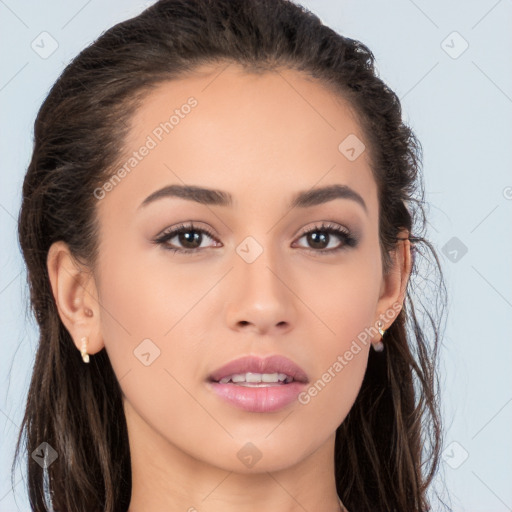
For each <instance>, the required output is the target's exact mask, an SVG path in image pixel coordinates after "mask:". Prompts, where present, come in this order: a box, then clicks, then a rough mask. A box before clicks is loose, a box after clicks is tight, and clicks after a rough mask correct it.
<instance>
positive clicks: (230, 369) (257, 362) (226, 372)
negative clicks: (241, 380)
mask: <svg viewBox="0 0 512 512" xmlns="http://www.w3.org/2000/svg"><path fill="white" fill-rule="evenodd" d="M247 372H251V373H285V374H286V375H289V376H290V377H293V380H295V381H299V382H304V383H307V382H308V377H307V375H306V373H305V372H304V370H303V369H302V368H301V367H300V366H298V365H297V364H296V363H294V362H293V361H292V360H290V359H288V358H287V357H284V356H279V355H274V356H270V357H264V358H261V357H256V356H244V357H240V358H238V359H235V360H233V361H230V362H229V363H227V364H225V365H224V366H222V367H221V368H218V369H217V370H215V371H213V372H212V373H211V374H210V377H209V380H210V381H215V382H218V381H219V380H220V379H222V378H224V377H228V376H230V375H234V374H236V373H247Z"/></svg>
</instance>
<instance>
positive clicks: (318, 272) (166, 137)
mask: <svg viewBox="0 0 512 512" xmlns="http://www.w3.org/2000/svg"><path fill="white" fill-rule="evenodd" d="M202 71H203V72H202V73H201V74H194V75H193V76H192V75H191V76H190V77H188V78H184V79H180V80H177V81H172V82H167V83H163V84H161V85H159V86H158V87H157V88H156V89H154V90H152V91H151V93H149V95H148V96H147V97H146V98H145V100H144V101H143V103H142V104H141V107H140V109H139V110H138V111H137V113H136V114H135V116H134V118H133V123H132V126H131V131H130V136H129V138H128V140H127V141H126V145H125V147H124V150H123V155H122V158H121V163H120V164H119V166H118V167H117V169H118V170H119V172H118V174H117V179H114V180H111V181H110V182H108V183H105V184H104V186H103V187H101V188H100V189H97V190H96V191H95V195H96V197H97V201H98V202H97V207H98V216H99V222H100V227H101V229H100V257H99V261H98V267H97V272H96V274H95V281H96V286H97V294H98V301H99V305H100V306H99V307H98V315H97V316H98V319H97V321H98V324H97V329H98V333H99V334H98V337H96V338H91V342H90V343H91V344H90V346H89V352H90V353H94V352H97V351H98V350H100V349H101V347H102V346H103V344H104V346H105V348H106V351H107V353H108V356H109V358H110V359H111V361H112V365H113V368H114V370H115V372H116V375H117V377H118V379H119V382H120V386H121V388H122V391H123V394H124V399H125V412H126V417H127V421H128V428H129V433H130V436H131V443H133V445H132V456H137V453H139V454H141V453H142V451H145V452H144V453H147V454H149V453H153V456H155V457H158V456H159V454H162V453H164V452H167V453H168V454H169V453H171V452H173V453H176V452H177V451H179V452H180V453H182V454H183V453H184V454H187V455H188V456H192V457H193V458H194V459H196V460H199V461H204V462H206V463H208V464H211V465H215V466H217V467H220V468H223V469H225V470H229V471H237V472H249V471H251V470H252V469H251V468H252V466H253V465H254V468H255V469H254V470H255V471H263V470H267V471H268V470H277V469H279V468H284V467H287V466H291V465H293V464H296V463H297V462H298V461H300V460H303V459H305V458H306V456H308V455H310V454H312V453H313V452H314V451H316V450H317V449H318V448H320V447H322V446H327V444H328V443H333V442H334V434H335V431H336V428H337V427H338V426H339V425H340V424H341V423H342V422H343V420H344V418H345V417H346V415H347V413H348V412H349V410H350V408H351V407H352V405H353V403H354V400H355V398H356V396H357V394H358V391H359V389H360V386H361V383H362V379H363V376H364V373H365V369H366V364H367V357H368V350H369V347H370V341H371V339H372V338H373V339H374V341H377V340H378V339H379V338H380V336H379V335H378V334H377V335H376V336H375V332H376V331H375V329H373V332H372V334H371V335H370V336H368V335H367V336H366V337H365V336H364V335H363V334H362V333H364V331H365V329H368V328H370V327H372V326H375V324H376V322H377V320H379V317H380V318H383V320H384V327H385V328H386V327H389V325H390V324H391V323H392V321H391V320H387V319H386V317H382V315H383V314H389V310H390V309H391V310H392V306H393V304H394V303H396V299H397V297H398V292H399V287H398V284H399V282H398V281H397V279H396V275H397V274H396V273H395V274H393V276H395V277H390V278H389V279H388V280H386V279H385V278H384V276H383V274H382V261H381V253H380V249H379V240H378V202H377V188H376V184H375V181H374V179H373V177H372V174H371V171H370V162H369V159H368V157H369V155H368V150H365V148H364V146H363V144H364V143H365V142H364V137H363V134H362V131H361V128H360V126H359V125H358V123H357V121H356V119H355V117H354V116H353V115H352V114H351V111H350V110H349V108H348V104H347V103H345V102H344V101H342V100H341V99H339V98H335V97H334V95H333V94H332V93H331V92H329V91H327V90H326V89H324V88H323V87H322V86H321V85H319V84H318V83H317V82H314V81H313V80H309V79H306V78H305V77H303V76H302V75H299V74H298V73H297V72H294V71H290V70H285V71H281V72H279V73H265V74H262V75H255V74H248V73H247V72H244V71H242V70H241V69H240V68H238V67H237V66H235V65H230V66H228V67H227V68H226V67H225V66H222V67H216V68H204V69H203V70H202ZM122 169H124V172H123V170H122ZM171 186H174V187H176V189H175V190H176V191H177V192H176V195H171V194H164V193H161V194H158V195H156V196H155V195H154V194H155V193H156V192H157V191H160V190H162V189H165V188H166V187H171ZM184 187H197V189H196V192H195V193H194V194H191V193H190V192H188V193H187V194H185V192H183V190H185V189H184ZM324 187H338V188H337V189H334V188H333V189H332V191H331V193H325V194H321V193H319V194H317V193H316V191H318V190H320V189H323V188H324ZM198 189H207V190H204V191H203V190H201V191H198ZM180 190H181V191H182V192H179V191H180ZM213 191H216V192H213ZM185 195H186V196H187V197H185ZM228 197H229V198H230V199H229V200H228V199H227V198H228ZM190 223H193V229H191V228H190ZM182 225H184V226H185V229H184V230H183V232H182V234H174V235H170V236H167V237H165V234H166V233H169V232H170V231H172V230H173V229H174V228H179V227H180V226H182ZM331 228H332V229H335V230H336V229H339V230H341V234H336V233H335V232H329V229H331ZM308 232H309V235H308V234H307V233H308ZM157 240H159V241H158V242H157ZM171 248H173V249H178V251H179V250H180V249H181V250H185V249H188V251H189V252H173V251H172V250H171ZM397 283H398V284H397ZM387 312H388V313H387ZM379 315H380V316H379ZM387 318H390V317H389V316H388V317H387ZM363 339H364V340H365V341H362V340H363ZM356 347H358V348H356ZM358 349H359V350H358ZM349 353H351V354H352V357H350V354H349ZM347 354H348V355H347ZM272 355H280V356H284V357H286V358H288V359H290V360H291V361H293V362H294V363H295V364H296V365H298V366H299V367H300V368H301V369H302V370H303V372H304V373H305V376H306V377H307V380H308V383H297V382H295V384H275V383H274V384H271V385H270V386H266V387H259V388H255V387H250V386H247V385H243V384H233V383H231V384H224V385H221V384H213V383H212V382H210V377H211V375H212V373H213V372H214V370H216V369H218V368H220V367H222V366H224V365H225V364H226V363H229V362H231V361H233V360H235V359H237V358H240V357H241V356H256V357H259V358H265V357H266V356H272ZM92 357H94V355H92ZM342 361H343V362H342ZM243 373H245V372H243ZM253 373H254V372H253ZM269 373H272V372H269ZM277 373H279V372H277ZM288 373H291V370H290V371H289V372H288ZM326 375H327V376H326ZM329 377H330V378H329ZM265 379H266V377H265ZM249 380H250V376H249ZM318 381H320V384H318ZM315 384H316V392H315V390H314V389H312V388H314V387H315ZM277 386H280V387H281V388H283V387H286V386H290V387H289V388H287V389H288V391H286V392H285V390H284V389H279V388H278V387H277ZM221 388H222V389H224V390H225V392H226V393H228V394H229V395H230V396H232V397H233V396H234V400H235V401H236V403H234V402H231V401H228V400H226V399H225V398H222V397H221V396H220V395H219V394H218V393H217V392H216V391H215V390H219V389H221ZM226 390H227V391H226ZM299 392H300V395H299ZM267 393H268V395H266V394H267ZM285 394H286V395H287V396H288V398H289V395H291V396H292V399H291V401H290V399H288V400H284V399H283V398H282V397H283V396H284V395H285ZM265 396H267V401H265V400H266V399H265ZM251 397H252V398H251ZM280 400H281V401H280ZM155 434H156V435H155ZM137 439H140V440H142V439H144V441H140V442H139V445H140V446H139V448H137V446H136V445H137ZM249 443H251V444H249ZM142 444H143V446H142ZM329 446H331V449H332V445H329ZM147 456H149V455H147ZM250 460H251V461H252V462H249V461H250ZM254 461H256V462H254Z"/></svg>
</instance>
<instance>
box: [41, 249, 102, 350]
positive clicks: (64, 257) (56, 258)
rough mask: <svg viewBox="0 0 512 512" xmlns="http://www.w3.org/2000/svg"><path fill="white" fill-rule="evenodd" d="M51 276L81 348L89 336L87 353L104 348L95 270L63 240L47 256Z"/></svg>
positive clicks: (66, 321)
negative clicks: (84, 338)
mask: <svg viewBox="0 0 512 512" xmlns="http://www.w3.org/2000/svg"><path fill="white" fill-rule="evenodd" d="M47 268H48V276H49V278H50V285H51V288H52V294H53V297H54V299H55V303H56V305H57V310H58V312H59V317H60V319H61V321H62V323H63V324H64V326H65V327H66V329H67V330H68V332H69V334H70V335H71V337H72V338H73V341H74V343H75V345H76V347H77V349H78V350H81V349H82V338H83V337H84V336H87V338H88V343H87V352H88V353H89V354H91V353H92V354H94V353H96V352H98V351H99V350H101V348H102V347H103V343H102V340H101V339H100V336H99V319H100V317H99V313H100V311H99V303H98V299H97V290H96V285H95V282H94V279H93V276H92V273H91V271H90V270H89V269H88V268H87V267H85V266H83V265H81V264H80V263H78V262H77V260H76V259H75V258H74V257H73V255H72V254H71V252H70V250H69V247H68V245H67V244H66V243H65V242H63V241H58V242H55V243H53V244H52V246H51V247H50V249H49V251H48V257H47Z"/></svg>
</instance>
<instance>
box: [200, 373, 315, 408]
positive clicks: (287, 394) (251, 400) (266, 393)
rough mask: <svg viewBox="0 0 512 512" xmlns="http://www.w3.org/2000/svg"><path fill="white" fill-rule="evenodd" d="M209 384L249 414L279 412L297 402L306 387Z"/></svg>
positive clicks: (293, 385) (296, 382) (228, 400)
mask: <svg viewBox="0 0 512 512" xmlns="http://www.w3.org/2000/svg"><path fill="white" fill-rule="evenodd" d="M208 384H209V386H210V388H211V389H212V390H213V391H214V392H215V393H216V394H217V395H218V396H220V397H221V398H223V399H224V400H225V401H226V402H228V403H230V404H231V405H234V406H235V407H238V408H239V409H242V410H244V411H249V412H274V411H278V410H279V409H282V408H283V407H286V406H287V405H289V404H290V403H292V402H293V401H294V400H296V399H297V396H298V395H299V393H300V392H301V391H302V390H303V389H304V388H305V386H306V384H304V383H303V382H298V381H293V382H290V383H289V384H277V385H275V386H266V387H247V386H239V385H237V384H221V383H220V382H208Z"/></svg>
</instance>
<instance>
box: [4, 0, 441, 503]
mask: <svg viewBox="0 0 512 512" xmlns="http://www.w3.org/2000/svg"><path fill="white" fill-rule="evenodd" d="M224 62H225V63H236V64H239V65H242V66H244V68H245V69H247V70H248V71H251V72H261V71H275V70H278V69H280V68H289V69H295V70H298V71H301V72H303V73H306V74H308V75H309V76H312V77H314V78H316V79H318V81H319V82H320V83H322V84H324V85H325V86H327V87H330V88H331V90H332V91H333V93H334V94H339V95H340V96H342V97H343V98H345V99H346V100H348V101H349V102H350V104H351V106H352V108H353V109H354V111H355V112H356V114H357V116H358V119H359V122H360V124H361V126H362V129H363V132H364V134H365V137H366V142H367V143H368V148H369V151H370V155H371V162H372V173H373V175H374V178H375V180H376V183H377V187H378V198H379V237H380V246H381V252H382V256H383V270H384V272H387V271H388V270H389V263H390V253H391V251H393V250H394V249H395V248H396V244H397V235H398V232H399V230H400V229H401V228H407V229H408V230H409V232H410V233H413V235H411V237H410V239H411V241H412V242H414V249H415V250H414V256H415V261H414V265H413V270H412V274H411V278H410V281H409V284H408V287H407V292H406V297H405V303H404V307H403V308H402V310H401V311H400V313H399V315H398V316H397V318H396V320H395V321H394V322H393V324H392V325H391V327H390V328H389V330H388V331H387V332H386V334H385V347H386V349H385V350H384V351H383V352H380V353H377V352H374V351H370V355H369V361H368V367H367V371H366V375H365V378H364V381H363V383H362V387H361V390H360V393H359V395H358V397H357V399H356V401H355V403H354V405H353V407H352V409H351V410H350V413H349V414H348V416H347V418H346V419H345V421H344V422H343V423H342V425H341V426H340V427H339V428H338V430H337V433H336V443H335V461H334V462H335V471H336V485H337V491H338V494H339V496H340V497H341V499H342V501H343V503H344V504H345V505H346V506H347V507H348V509H349V510H350V511H351V512H360V511H370V510H371V511H372V512H379V511H382V512H390V511H396V512H424V511H427V510H431V506H430V504H429V499H428V498H427V490H428V489H429V487H430V484H431V483H432V480H433V478H434V476H435V473H436V471H437V469H438V465H439V453H440V446H441V441H442V429H441V423H440V413H439V397H438V391H439V384H438V373H437V366H436V360H437V352H438V344H439V342H440V332H441V331H442V326H441V320H442V318H443V311H444V305H445V303H446V297H445V296H446V288H445V285H444V280H443V276H442V272H441V267H440V263H439V260H438V257H437V255H436V252H435V250H434V248H433V246H432V245H431V243H430V242H429V241H428V240H427V239H426V238H425V229H426V216H425V208H424V206H425V202H424V195H423V194H424V192H423V185H422V176H421V160H422V149H421V145H420V143H419V141H418V140H417V138H416V137H415V135H414V133H413V132H412V130H411V129H410V128H409V127H408V126H406V125H405V124H404V122H403V120H402V112H401V105H400V101H399V99H398V97H397V96H396V94H395V93H394V92H393V91H391V90H390V89H389V87H388V86H387V85H386V84H385V83H384V82H383V81H382V80H381V79H380V78H379V77H378V76H377V73H376V71H375V68H374V56H373V54H372V52H371V51H370V50H369V49H368V48H367V47H366V46H365V45H364V44H362V43H361V42H359V41H356V40H353V39H349V38H347V37H343V36H341V35H339V34H338V33H336V32H334V31H333V30H332V29H330V28H328V27H327V26H325V25H323V24H322V22H321V21H320V19H319V18H318V17H317V16H315V15H314V14H312V13H311V12H309V11H308V10H307V9H305V8H304V7H301V6H300V5H297V4H295V3H292V2H290V1H288V0H215V1H213V0H160V1H159V2H157V3H156V4H154V5H153V6H151V7H149V8H148V9H146V10H145V11H144V12H143V13H142V14H140V15H139V16H137V17H135V18H133V19H129V20H127V21H124V22H122V23H119V24H118V25H116V26H114V27H112V28H111V29H109V30H108V31H106V32H105V33H104V34H102V35H101V36H100V37H99V38H98V39H97V40H96V41H95V42H94V43H93V44H91V45H90V46H89V47H88V48H86V49H85V50H83V51H82V52H81V53H80V54H79V55H78V56H77V57H76V58H75V59H74V60H73V61H72V62H71V63H70V64H69V65H68V66H67V67H66V69H65V70H64V71H63V73H62V74H61V76H60V77H59V79H58V80H57V82H56V83H55V84H54V86H53V87H52V89H51V91H50V93H49V94H48V96H47V98H46V99H45V101H44V103H43V105H42V106H41V109H40V111H39V113H38V115H37V119H36V121H35V127H34V149H33V154H32V159H31V161H30V164H29V167H28V170H27V173H26V176H25V180H24V183H23V202H22V206H21V211H20V215H19V242H20V245H21V249H22V251H23V256H24V259H25V261H26V266H27V273H28V285H29V288H30V299H31V307H32V310H33V312H34V315H35V317H36V319H37V322H38V325H39V329H40V338H39V346H38V350H37V354H36V359H35V364H34V368H33V373H32V379H31V383H30V389H29V392H28V398H27V403H26V410H25V415H24V418H23V422H22V426H21V430H20V434H19V438H18V442H17V446H16V453H15V458H14V462H13V468H14V466H15V463H16V460H17V459H18V458H19V456H20V451H21V450H22V445H23V446H24V448H23V450H24V452H23V453H24V456H25V457H26V463H27V469H28V494H29V499H30V504H31V507H32V510H34V511H38V512H40V511H46V510H51V508H52V507H53V510H55V511H56V512H82V511H83V512H92V511H105V512H118V511H120V512H121V511H126V510H127V508H128V504H129V501H130V493H131V468H130V452H129V445H128V434H127V428H126V420H125V417H124V412H123V408H122V395H121V389H120V387H119V383H118V381H117V379H116V376H115V374H114V371H113V369H112V366H111V364H110V361H109V359H108V357H107V354H106V352H105V350H102V351H101V352H99V353H98V354H96V355H94V356H93V357H92V358H91V362H90V363H89V364H88V365H85V364H83V363H82V360H81V358H80V353H79V351H78V350H77V349H76V347H75V345H74V343H73V341H72V339H71V336H70V335H69V332H68V331H67V329H66V328H65V327H64V325H63V323H62V322H61V320H60V317H59V314H58V311H57V307H56V304H55V301H54V298H53V294H52V291H51V287H50V281H49V277H48V271H47V266H46V258H47V254H48V249H49V247H50V246H51V244H52V243H53V242H55V241H57V240H63V241H64V242H66V243H67V244H68V245H69V247H70V250H71V251H72V254H73V255H74V256H75V257H76V258H77V260H78V261H80V262H83V263H84V264H87V265H88V266H89V267H90V268H91V269H94V267H95V264H96V262H97V256H98V232H99V231H98V219H97V216H96V209H95V207H96V204H97V200H96V198H95V196H94V194H93V191H94V190H95V189H96V188H97V187H99V186H101V184H103V183H105V181H106V180H107V179H108V178H109V177H111V176H112V175H113V173H114V171H115V169H116V165H117V163H118V162H117V160H118V159H119V157H120V151H121V148H122V146H123V141H124V140H125V136H126V135H127V131H128V126H129V121H130V118H131V116H132V115H133V113H134V111H135V109H136V108H137V106H138V105H140V102H141V100H142V99H143V97H144V94H146V93H147V92H148V91H149V90H150V89H151V88H152V87H153V86H155V85H156V84H158V83H161V82H162V81H165V80H173V79H179V78H180V76H183V73H185V72H187V73H188V72H193V71H194V69H196V67H197V66H199V65H201V64H205V63H224ZM422 276H423V277H422ZM436 276H437V279H436ZM429 298H430V299H431V301H430V302H429V301H428V299H429ZM42 442H47V443H48V444H49V445H50V446H51V447H52V448H53V449H55V450H56V452H57V453H58V457H59V458H58V461H57V462H55V463H53V464H51V465H49V466H48V468H47V470H46V471H44V470H43V468H42V467H41V466H40V465H39V464H37V463H36V462H35V461H34V460H33V458H32V457H31V454H32V452H33V451H34V450H35V449H36V448H37V447H38V446H39V445H40V444H41V443H42ZM23 443H24V444H23ZM50 501H51V507H50V505H49V502H50Z"/></svg>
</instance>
